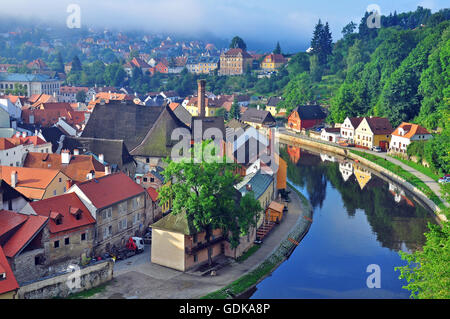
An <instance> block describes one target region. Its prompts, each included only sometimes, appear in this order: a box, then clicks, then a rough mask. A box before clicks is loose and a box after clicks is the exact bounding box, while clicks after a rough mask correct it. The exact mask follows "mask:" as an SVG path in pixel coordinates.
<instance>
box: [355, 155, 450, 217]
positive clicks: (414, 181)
mask: <svg viewBox="0 0 450 319" xmlns="http://www.w3.org/2000/svg"><path fill="white" fill-rule="evenodd" d="M350 152H351V153H353V154H356V155H358V156H361V157H363V158H365V159H367V160H369V161H371V162H373V163H375V164H378V165H380V166H381V167H383V168H385V169H387V170H388V171H391V172H392V173H394V174H396V175H398V176H400V177H402V178H403V179H405V180H407V181H408V182H409V183H410V184H411V185H413V186H415V187H417V188H418V189H420V190H421V191H422V192H423V193H424V194H425V195H426V196H427V197H428V198H429V199H430V200H432V201H433V203H435V204H436V205H437V206H438V207H439V208H441V209H444V208H445V205H444V203H443V202H442V201H441V200H440V199H439V197H438V196H437V195H436V194H435V193H434V192H433V191H432V190H431V189H430V188H429V187H428V185H426V184H425V183H424V182H423V181H422V180H421V179H419V178H418V177H417V176H415V175H413V174H411V173H410V172H407V171H405V170H404V169H403V168H402V167H400V166H398V165H395V164H393V163H391V162H389V161H388V160H386V159H384V158H381V157H378V156H375V155H373V154H368V153H364V152H360V151H355V150H350Z"/></svg>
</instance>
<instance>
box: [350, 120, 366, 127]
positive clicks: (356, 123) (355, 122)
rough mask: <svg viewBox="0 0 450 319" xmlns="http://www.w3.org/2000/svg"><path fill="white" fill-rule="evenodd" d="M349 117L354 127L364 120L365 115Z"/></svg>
mask: <svg viewBox="0 0 450 319" xmlns="http://www.w3.org/2000/svg"><path fill="white" fill-rule="evenodd" d="M348 119H349V121H350V123H351V124H352V126H353V128H357V127H358V125H359V124H360V123H361V121H362V120H364V117H349V118H348Z"/></svg>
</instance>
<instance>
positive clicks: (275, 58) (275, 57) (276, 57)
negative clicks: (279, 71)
mask: <svg viewBox="0 0 450 319" xmlns="http://www.w3.org/2000/svg"><path fill="white" fill-rule="evenodd" d="M266 60H270V62H273V63H286V62H287V60H286V58H285V57H284V56H283V55H282V54H275V53H271V54H268V55H266V56H265V57H264V61H266Z"/></svg>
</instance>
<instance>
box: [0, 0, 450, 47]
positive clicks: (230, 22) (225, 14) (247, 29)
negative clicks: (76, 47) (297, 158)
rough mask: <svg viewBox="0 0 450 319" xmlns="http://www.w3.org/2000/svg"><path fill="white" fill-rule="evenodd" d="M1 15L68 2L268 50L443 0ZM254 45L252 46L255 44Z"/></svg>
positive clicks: (145, 24)
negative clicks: (375, 12)
mask: <svg viewBox="0 0 450 319" xmlns="http://www.w3.org/2000/svg"><path fill="white" fill-rule="evenodd" d="M1 2H2V3H1V6H0V7H1V11H0V18H1V16H4V15H8V16H13V17H18V18H21V19H26V20H27V21H28V22H30V21H32V19H33V18H39V19H42V20H44V21H47V22H52V23H65V21H66V19H67V16H68V15H69V13H67V12H66V9H67V6H68V5H69V4H72V3H74V4H78V5H79V6H80V8H81V23H82V25H83V26H95V27H107V28H117V29H142V30H148V31H153V32H168V33H181V34H183V35H189V34H199V33H200V32H202V31H204V32H208V33H210V34H212V35H214V36H217V37H220V38H224V39H231V38H232V37H233V36H234V35H239V36H241V37H242V38H244V40H245V41H246V42H247V45H248V47H249V49H250V50H251V49H258V48H262V49H270V48H273V47H275V44H276V41H277V40H279V41H280V43H281V47H282V49H283V51H299V50H304V49H305V48H306V47H307V46H308V44H309V40H310V38H311V35H312V31H313V28H314V25H315V24H316V23H317V21H318V19H319V18H320V19H322V21H328V22H329V24H330V27H331V31H332V34H333V40H337V39H339V38H340V37H341V30H342V28H343V27H344V26H345V25H346V24H347V23H348V22H350V21H354V22H356V23H359V22H360V19H361V17H362V16H363V14H364V11H365V10H366V8H367V6H368V5H370V4H377V5H378V6H379V7H380V8H381V14H389V13H390V12H394V10H396V11H397V12H406V11H413V10H415V9H416V8H417V6H418V5H421V6H423V7H425V8H430V9H432V11H433V12H436V11H438V10H439V9H443V8H445V7H446V5H445V4H447V7H448V2H447V1H445V0H370V1H364V0H326V1H325V0H309V1H306V0H131V1H124V0H95V1H92V0H13V1H7V0H1ZM252 46H254V48H252Z"/></svg>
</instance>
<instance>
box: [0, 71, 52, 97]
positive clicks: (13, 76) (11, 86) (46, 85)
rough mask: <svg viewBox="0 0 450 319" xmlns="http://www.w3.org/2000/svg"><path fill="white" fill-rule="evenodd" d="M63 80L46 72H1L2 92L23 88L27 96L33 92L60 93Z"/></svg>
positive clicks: (0, 87)
mask: <svg viewBox="0 0 450 319" xmlns="http://www.w3.org/2000/svg"><path fill="white" fill-rule="evenodd" d="M60 86H61V81H60V80H59V79H57V78H51V77H50V76H48V75H45V74H23V73H0V93H7V92H9V91H14V90H15V89H22V90H23V93H24V94H25V95H26V96H31V95H33V94H43V93H44V94H49V95H59V93H60Z"/></svg>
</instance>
